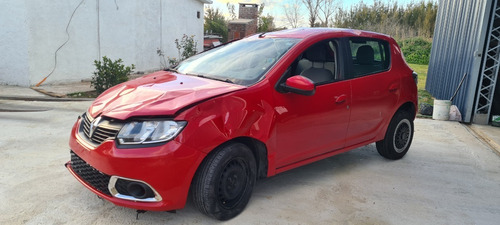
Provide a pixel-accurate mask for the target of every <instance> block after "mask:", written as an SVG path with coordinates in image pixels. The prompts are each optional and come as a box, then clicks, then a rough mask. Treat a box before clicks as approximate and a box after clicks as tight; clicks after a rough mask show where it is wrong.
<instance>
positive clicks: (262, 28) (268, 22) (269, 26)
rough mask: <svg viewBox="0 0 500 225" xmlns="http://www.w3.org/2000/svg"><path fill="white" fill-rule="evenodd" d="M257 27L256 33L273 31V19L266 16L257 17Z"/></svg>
mask: <svg viewBox="0 0 500 225" xmlns="http://www.w3.org/2000/svg"><path fill="white" fill-rule="evenodd" d="M259 21H261V22H260V24H259V27H258V28H257V32H269V31H273V30H274V29H275V26H274V17H273V16H271V15H269V14H267V16H261V17H259Z"/></svg>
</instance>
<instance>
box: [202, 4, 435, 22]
mask: <svg viewBox="0 0 500 225" xmlns="http://www.w3.org/2000/svg"><path fill="white" fill-rule="evenodd" d="M212 1H213V4H211V7H214V8H219V9H220V10H222V11H223V12H224V14H225V16H226V17H228V15H229V13H228V11H227V7H226V4H227V3H228V2H229V3H232V4H235V6H236V10H238V3H257V4H262V3H265V7H264V14H269V15H271V16H273V17H274V18H275V23H276V25H277V26H278V27H282V26H287V24H286V18H285V16H284V7H286V6H288V5H289V4H293V2H295V1H298V2H300V0H212ZM382 1H383V2H397V3H398V5H406V4H408V3H411V2H420V1H421V0H382ZM426 1H429V0H426ZM433 1H435V0H433ZM336 2H337V4H338V5H339V7H343V8H349V7H350V6H352V5H353V4H357V3H359V2H361V1H353V0H336ZM363 2H364V3H365V4H367V5H372V4H373V0H366V1H363ZM302 10H303V11H304V12H303V13H302V14H303V18H302V26H307V15H308V14H307V12H306V11H305V10H306V9H305V6H303V5H302ZM236 13H237V12H236Z"/></svg>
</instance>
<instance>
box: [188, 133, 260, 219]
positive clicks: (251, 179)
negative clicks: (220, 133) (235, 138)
mask: <svg viewBox="0 0 500 225" xmlns="http://www.w3.org/2000/svg"><path fill="white" fill-rule="evenodd" d="M256 171H257V166H256V162H255V157H254V155H253V153H252V151H251V150H250V149H249V148H248V147H247V146H246V145H244V144H241V143H231V144H229V145H225V146H223V147H221V148H218V149H216V150H214V152H212V153H210V154H209V155H208V156H207V158H206V159H205V160H204V161H203V163H202V164H201V166H200V168H198V171H197V172H196V175H195V177H194V179H193V184H192V191H191V193H192V197H193V202H194V205H195V206H196V207H197V208H198V210H200V211H201V212H202V213H204V214H206V215H208V216H211V217H213V218H215V219H218V220H229V219H232V218H234V217H235V216H237V215H239V214H240V213H241V212H242V211H243V209H245V206H246V205H247V204H248V201H249V200H250V196H251V195H252V191H253V187H254V184H255V180H256V175H257V173H256Z"/></svg>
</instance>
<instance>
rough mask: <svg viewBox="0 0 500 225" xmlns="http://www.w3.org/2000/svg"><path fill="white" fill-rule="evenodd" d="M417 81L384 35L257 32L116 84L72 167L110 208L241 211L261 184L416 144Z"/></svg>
mask: <svg viewBox="0 0 500 225" xmlns="http://www.w3.org/2000/svg"><path fill="white" fill-rule="evenodd" d="M416 104H417V87H416V74H415V73H413V72H412V70H411V69H410V68H409V67H408V65H407V64H406V62H405V61H404V59H403V57H402V54H401V50H400V48H399V47H398V45H397V44H396V42H395V41H394V40H393V39H392V38H391V37H388V36H386V35H382V34H377V33H372V32H365V31H358V30H349V29H323V28H318V29H293V30H285V31H279V32H272V33H264V34H260V35H254V36H251V37H248V38H245V39H242V40H240V41H235V42H232V43H228V44H226V45H223V46H220V47H218V48H215V49H212V50H209V51H206V52H203V53H201V54H198V55H196V56H194V57H191V58H189V59H187V60H185V61H183V62H182V63H180V64H179V65H178V66H176V67H175V68H172V69H170V70H168V71H161V72H157V73H153V74H150V75H147V76H144V77H142V78H139V79H136V80H132V81H129V82H126V83H123V84H120V85H117V86H115V87H113V88H111V89H109V90H108V91H106V92H105V93H103V94H102V95H101V96H99V97H98V98H97V99H96V100H95V102H94V103H93V104H92V105H91V106H90V108H89V109H88V111H87V112H85V113H84V114H83V115H82V116H80V117H79V119H78V120H77V121H76V123H75V125H74V127H73V130H72V131H71V138H70V142H69V145H70V148H71V161H70V162H68V163H67V164H66V166H67V168H68V169H69V171H70V172H71V174H73V176H75V177H76V179H78V181H80V182H81V183H82V184H83V185H84V186H85V187H87V188H88V189H90V190H91V191H92V192H94V193H95V194H97V195H98V196H100V197H102V198H104V199H106V200H109V201H111V202H112V203H114V204H116V205H119V206H125V207H130V208H134V209H138V210H154V211H170V210H176V209H181V208H183V207H184V205H185V203H186V199H187V197H188V194H191V195H192V199H193V201H194V204H195V205H196V207H197V208H198V209H199V210H200V211H201V212H203V213H205V214H207V215H209V216H212V217H214V218H216V219H219V220H227V219H231V218H233V217H235V216H237V215H238V214H239V213H241V212H242V211H243V209H244V208H245V206H246V205H247V203H248V201H249V199H250V196H251V194H252V189H253V186H254V184H255V181H256V180H257V179H259V178H265V177H269V176H273V175H275V174H277V173H281V172H283V171H286V170H290V169H293V168H296V167H299V166H302V165H305V164H308V163H311V162H314V161H317V160H321V159H324V158H327V157H330V156H333V155H336V154H340V153H343V152H346V151H348V150H351V149H354V148H357V147H360V146H364V145H367V144H370V143H373V142H376V148H377V150H378V152H379V153H380V155H382V156H383V157H386V158H389V159H400V158H401V157H403V156H404V155H405V154H406V152H407V151H408V149H409V147H410V144H411V141H412V138H413V131H414V127H413V120H414V118H415V114H416V108H417V107H416Z"/></svg>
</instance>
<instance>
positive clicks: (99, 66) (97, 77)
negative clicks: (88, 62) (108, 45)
mask: <svg viewBox="0 0 500 225" xmlns="http://www.w3.org/2000/svg"><path fill="white" fill-rule="evenodd" d="M122 63H123V61H122V59H118V60H115V61H114V62H113V60H111V59H109V58H108V57H106V56H104V57H102V61H97V60H94V65H95V67H96V70H95V71H94V76H92V81H91V82H90V85H91V86H93V87H94V88H95V90H96V91H97V93H98V94H101V93H102V92H104V91H105V90H107V89H108V88H110V87H113V86H115V85H117V84H119V83H122V82H125V81H127V80H128V75H129V74H130V73H132V70H133V69H135V66H134V64H132V65H131V66H125V65H123V64H122Z"/></svg>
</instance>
